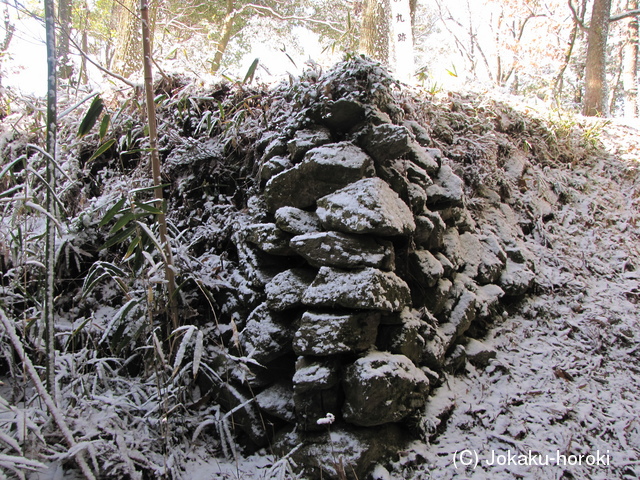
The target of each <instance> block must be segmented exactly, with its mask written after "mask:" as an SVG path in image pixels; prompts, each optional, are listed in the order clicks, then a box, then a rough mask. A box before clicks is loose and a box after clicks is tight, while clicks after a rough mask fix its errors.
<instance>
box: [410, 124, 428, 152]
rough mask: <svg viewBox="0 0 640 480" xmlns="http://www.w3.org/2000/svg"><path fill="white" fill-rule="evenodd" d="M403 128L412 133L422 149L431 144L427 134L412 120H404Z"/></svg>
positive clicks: (424, 129) (425, 130)
mask: <svg viewBox="0 0 640 480" xmlns="http://www.w3.org/2000/svg"><path fill="white" fill-rule="evenodd" d="M404 126H405V127H407V128H408V129H409V130H410V131H411V133H413V136H414V137H415V138H416V140H417V141H418V143H419V144H420V145H422V146H423V147H427V146H429V145H430V144H431V137H430V136H429V132H428V131H427V129H426V128H424V127H423V126H422V125H420V124H419V123H418V122H416V121H414V120H405V122H404Z"/></svg>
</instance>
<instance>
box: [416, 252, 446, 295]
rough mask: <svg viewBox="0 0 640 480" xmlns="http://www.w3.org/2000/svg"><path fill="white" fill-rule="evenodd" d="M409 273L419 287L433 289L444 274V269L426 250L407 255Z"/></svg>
mask: <svg viewBox="0 0 640 480" xmlns="http://www.w3.org/2000/svg"><path fill="white" fill-rule="evenodd" d="M409 272H410V273H411V277H412V280H414V281H416V282H418V283H419V284H420V286H421V287H423V288H424V287H433V286H435V284H436V283H438V280H439V279H440V277H442V275H443V274H444V267H443V266H442V263H441V262H440V260H438V259H437V258H436V257H434V256H433V254H432V253H431V252H429V251H428V250H415V251H413V252H411V253H410V254H409Z"/></svg>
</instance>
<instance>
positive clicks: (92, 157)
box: [87, 138, 116, 163]
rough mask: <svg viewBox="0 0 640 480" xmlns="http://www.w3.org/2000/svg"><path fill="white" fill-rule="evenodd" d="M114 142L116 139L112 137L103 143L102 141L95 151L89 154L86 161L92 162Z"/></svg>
mask: <svg viewBox="0 0 640 480" xmlns="http://www.w3.org/2000/svg"><path fill="white" fill-rule="evenodd" d="M114 143H116V139H115V138H112V139H111V140H108V141H106V142H105V143H103V144H102V145H101V146H100V147H99V148H98V150H96V152H95V153H94V154H93V155H91V158H89V160H87V163H90V162H93V161H94V160H95V159H96V158H98V157H99V156H100V155H102V154H103V153H104V152H106V151H107V150H109V149H110V148H111V147H112V145H113V144H114Z"/></svg>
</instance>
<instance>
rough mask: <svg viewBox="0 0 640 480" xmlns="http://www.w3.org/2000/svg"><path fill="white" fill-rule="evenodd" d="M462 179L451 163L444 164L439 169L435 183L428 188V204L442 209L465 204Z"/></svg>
mask: <svg viewBox="0 0 640 480" xmlns="http://www.w3.org/2000/svg"><path fill="white" fill-rule="evenodd" d="M462 185H463V184H462V179H460V177H458V176H457V175H456V174H455V173H453V170H451V167H450V166H449V165H442V166H441V167H440V170H438V177H437V178H436V180H435V183H434V184H433V185H431V186H430V187H429V188H427V196H428V199H427V205H428V206H429V207H433V208H437V209H442V208H446V207H451V206H454V207H459V206H462V205H463V198H464V191H463V189H462Z"/></svg>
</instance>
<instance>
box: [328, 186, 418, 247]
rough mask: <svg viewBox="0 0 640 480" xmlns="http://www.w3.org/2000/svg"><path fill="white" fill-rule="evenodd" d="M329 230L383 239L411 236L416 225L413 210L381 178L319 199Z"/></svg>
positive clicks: (348, 187)
mask: <svg viewBox="0 0 640 480" xmlns="http://www.w3.org/2000/svg"><path fill="white" fill-rule="evenodd" d="M317 213H318V216H319V217H320V220H321V221H322V224H323V225H324V227H325V228H326V229H327V230H338V231H341V232H347V233H359V234H364V233H368V234H372V235H381V236H395V235H409V234H411V233H412V232H413V231H414V230H415V228H416V224H415V221H414V219H413V214H412V213H411V210H410V209H409V207H408V206H407V204H406V203H404V202H403V201H402V200H401V199H400V197H399V196H398V194H397V193H396V192H394V191H393V190H392V189H391V187H389V185H388V184H387V183H386V182H385V181H384V180H382V179H380V178H377V177H375V178H366V179H363V180H360V181H358V182H355V183H353V184H351V185H348V186H346V187H344V188H342V189H340V190H338V191H336V192H334V193H332V194H330V195H327V196H325V197H322V198H321V199H319V200H318V209H317Z"/></svg>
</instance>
